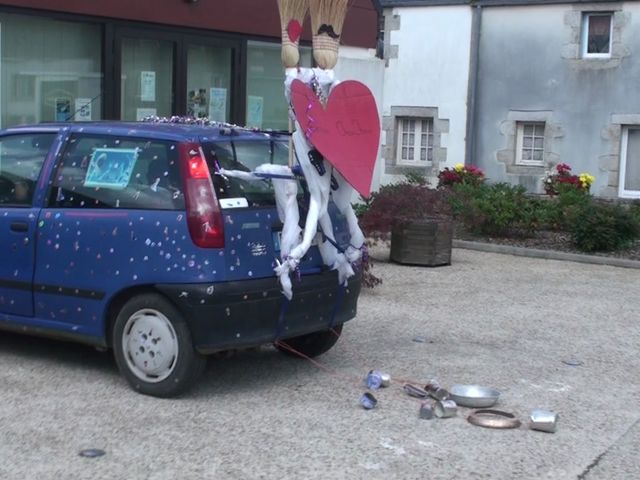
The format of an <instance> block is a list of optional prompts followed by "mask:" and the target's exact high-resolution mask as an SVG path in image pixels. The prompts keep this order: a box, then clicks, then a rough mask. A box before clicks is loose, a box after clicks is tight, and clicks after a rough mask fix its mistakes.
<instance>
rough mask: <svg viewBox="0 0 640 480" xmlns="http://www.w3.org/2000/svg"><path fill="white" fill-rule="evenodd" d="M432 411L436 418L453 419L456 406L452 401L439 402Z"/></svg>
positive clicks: (456, 409)
mask: <svg viewBox="0 0 640 480" xmlns="http://www.w3.org/2000/svg"><path fill="white" fill-rule="evenodd" d="M433 411H434V413H435V414H436V417H438V418H450V417H455V415H456V412H457V411H458V405H456V402H454V401H453V400H439V401H437V402H436V404H435V406H434V407H433Z"/></svg>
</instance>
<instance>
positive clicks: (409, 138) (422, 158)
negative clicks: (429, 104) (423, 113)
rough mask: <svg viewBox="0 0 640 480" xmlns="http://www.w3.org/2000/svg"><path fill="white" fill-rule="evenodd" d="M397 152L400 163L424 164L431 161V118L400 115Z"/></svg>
mask: <svg viewBox="0 0 640 480" xmlns="http://www.w3.org/2000/svg"><path fill="white" fill-rule="evenodd" d="M397 122H398V152H397V157H396V158H397V159H398V164H400V165H426V164H430V163H432V162H433V119H432V118H410V117H400V118H398V119H397Z"/></svg>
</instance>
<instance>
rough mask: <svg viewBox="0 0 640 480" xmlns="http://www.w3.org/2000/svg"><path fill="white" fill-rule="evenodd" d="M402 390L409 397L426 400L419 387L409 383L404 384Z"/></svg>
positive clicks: (424, 393) (425, 394)
mask: <svg viewBox="0 0 640 480" xmlns="http://www.w3.org/2000/svg"><path fill="white" fill-rule="evenodd" d="M402 389H403V390H404V391H405V393H406V394H407V395H410V396H412V397H415V398H427V392H425V391H424V390H423V389H421V388H420V387H416V386H415V385H411V384H410V383H405V384H404V386H403V387H402Z"/></svg>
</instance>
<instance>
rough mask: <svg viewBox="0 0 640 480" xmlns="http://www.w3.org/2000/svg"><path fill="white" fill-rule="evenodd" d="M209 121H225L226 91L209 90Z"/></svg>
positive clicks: (223, 89) (222, 89) (213, 88)
mask: <svg viewBox="0 0 640 480" xmlns="http://www.w3.org/2000/svg"><path fill="white" fill-rule="evenodd" d="M209 120H214V121H216V122H226V121H227V89H226V88H217V87H212V88H210V89H209Z"/></svg>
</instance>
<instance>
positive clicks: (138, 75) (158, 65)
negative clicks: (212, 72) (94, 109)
mask: <svg viewBox="0 0 640 480" xmlns="http://www.w3.org/2000/svg"><path fill="white" fill-rule="evenodd" d="M175 51H176V42H174V41H171V40H166V39H162V38H145V37H134V36H123V37H122V38H121V39H120V78H121V80H120V82H121V84H120V118H121V119H122V120H134V121H135V120H142V119H143V118H145V117H148V116H150V115H158V116H160V117H166V116H171V115H172V113H173V111H174V108H173V104H174V88H175V81H174V70H175Z"/></svg>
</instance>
